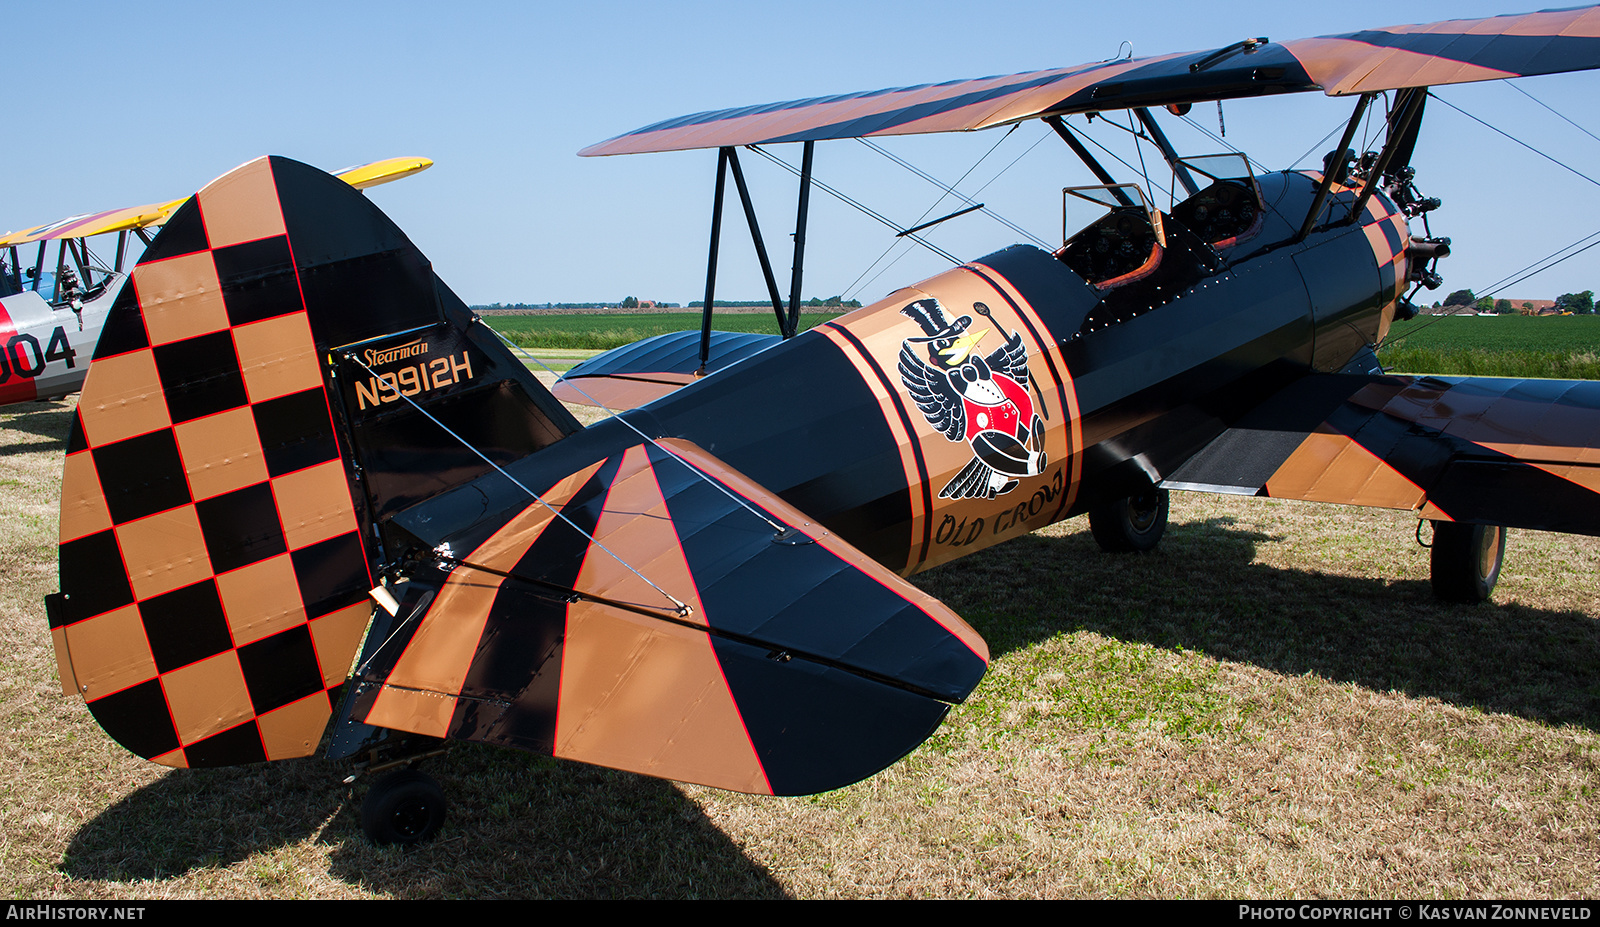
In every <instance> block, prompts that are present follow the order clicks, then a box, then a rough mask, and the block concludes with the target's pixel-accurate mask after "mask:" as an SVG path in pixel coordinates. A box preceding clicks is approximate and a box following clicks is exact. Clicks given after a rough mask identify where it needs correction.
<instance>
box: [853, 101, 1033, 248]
mask: <svg viewBox="0 0 1600 927" xmlns="http://www.w3.org/2000/svg"><path fill="white" fill-rule="evenodd" d="M1017 125H1021V123H1017V124H1015V125H1013V126H1012V127H1011V130H1010V131H1007V132H1006V135H1008V136H1009V135H1010V134H1011V132H1012V131H1015V130H1016V127H1017ZM856 141H858V142H860V143H861V144H863V145H865V146H867V147H868V148H870V149H872V150H873V151H876V152H877V153H878V154H880V155H883V156H884V157H885V158H888V159H889V160H890V161H892V162H894V163H895V164H898V165H900V166H901V167H903V168H905V169H906V170H908V171H910V172H911V173H913V174H916V175H917V176H918V177H921V178H922V179H923V180H926V181H927V182H929V183H931V184H933V185H934V186H936V187H938V188H940V189H941V190H943V191H945V192H946V193H948V194H949V195H951V196H954V197H955V198H956V199H958V200H960V201H961V202H962V203H964V204H965V205H968V206H971V205H973V204H974V203H976V202H977V199H976V196H977V194H978V193H981V192H983V190H984V189H985V188H987V187H988V186H989V184H992V183H994V182H995V181H996V180H999V179H1000V176H1001V175H1002V174H1004V173H1005V172H1006V171H1008V170H1010V169H1011V165H1012V164H1016V163H1017V162H1016V161H1012V162H1011V164H1008V165H1006V166H1005V167H1004V168H1001V169H1000V173H998V174H995V175H994V176H993V177H991V178H989V180H988V182H986V183H985V184H984V185H983V186H982V187H979V188H978V189H977V191H976V192H974V193H973V194H972V196H968V195H966V194H965V193H958V192H956V187H957V186H960V184H961V180H965V179H966V178H967V174H971V173H972V170H971V169H969V170H968V171H967V173H966V174H962V175H961V180H958V181H956V182H955V183H954V184H947V183H945V182H944V181H942V180H940V179H938V178H937V177H934V176H933V175H931V174H929V173H928V172H926V171H924V170H922V169H921V168H919V167H917V166H916V165H914V164H912V163H911V162H909V161H907V160H905V159H904V158H902V157H900V156H899V155H897V154H895V153H894V152H892V151H890V150H889V149H887V148H884V147H883V146H882V145H879V144H877V143H876V142H874V141H872V140H871V139H867V138H860V137H858V138H857V139H856ZM1000 141H1001V142H1003V141H1005V138H1001V139H1000ZM1040 141H1043V138H1042V137H1041V138H1040ZM999 145H1000V142H996V143H995V147H996V148H997V147H999ZM1034 145H1035V146H1037V145H1038V142H1034ZM1032 150H1033V148H1029V149H1028V151H1032ZM993 151H994V148H990V149H989V151H988V152H985V153H984V156H983V157H984V158H987V157H988V156H989V154H991V153H993ZM1027 153H1028V152H1026V151H1025V152H1023V154H1027ZM1019 160H1020V156H1019ZM981 163H983V158H979V159H978V164H981ZM978 164H974V165H972V169H976V168H977V166H978ZM941 199H942V198H941ZM934 205H935V206H937V205H938V203H937V202H935V203H934ZM932 211H933V207H932V206H930V207H928V212H932ZM982 212H983V213H984V214H985V215H987V216H989V217H990V218H992V219H994V220H995V221H996V222H999V223H1000V224H1001V225H1003V226H1005V227H1006V228H1008V229H1010V230H1011V231H1013V232H1016V233H1017V234H1018V235H1021V236H1022V237H1024V238H1027V239H1028V240H1030V241H1032V242H1033V243H1034V244H1036V245H1038V246H1039V247H1041V248H1046V247H1049V245H1047V244H1046V243H1045V242H1044V240H1043V239H1041V238H1039V237H1038V236H1036V235H1034V234H1033V233H1032V232H1029V231H1028V230H1027V229H1025V228H1023V227H1022V226H1020V225H1017V224H1016V223H1015V222H1012V221H1011V220H1010V219H1007V218H1006V217H1005V216H1002V215H1000V214H999V213H997V212H995V211H994V210H993V209H990V208H988V207H987V206H985V207H983V209H982ZM922 215H923V218H926V217H927V213H923V214H922ZM919 221H920V220H919Z"/></svg>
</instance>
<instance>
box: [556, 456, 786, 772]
mask: <svg viewBox="0 0 1600 927" xmlns="http://www.w3.org/2000/svg"><path fill="white" fill-rule="evenodd" d="M668 466H675V465H673V464H670V463H669V464H668ZM641 516H642V517H641ZM595 537H596V539H597V540H599V541H600V542H601V543H602V544H604V545H605V546H606V547H608V548H610V549H611V550H612V551H615V552H616V553H617V555H618V556H620V557H621V558H622V559H624V560H626V561H628V562H630V563H632V564H633V565H634V566H635V567H636V568H637V569H638V570H639V571H640V572H641V573H643V574H644V575H645V576H648V577H649V578H650V581H651V582H653V583H655V584H656V585H658V586H660V587H661V588H663V589H665V590H667V591H668V592H669V593H671V594H672V595H673V596H675V597H676V598H678V599H679V600H680V601H683V602H684V603H685V604H687V605H688V606H689V607H690V608H691V609H693V610H694V616H695V619H696V620H698V621H702V622H703V621H704V618H703V615H704V612H705V609H704V606H703V605H702V604H701V602H700V599H699V595H698V593H697V591H696V589H695V584H694V580H693V578H692V576H691V575H690V573H689V565H688V563H687V561H685V559H684V556H683V549H682V547H681V544H680V542H679V539H678V533H677V530H676V528H675V527H674V526H673V523H672V521H671V520H670V518H669V517H667V511H666V500H665V499H664V498H663V497H662V494H661V488H660V485H659V483H658V482H657V480H656V477H655V473H654V471H653V470H652V469H651V467H650V463H649V458H648V455H647V453H646V451H645V448H644V447H643V446H636V447H633V448H629V449H628V451H627V452H626V453H625V454H624V456H623V460H622V465H621V466H620V468H619V469H618V471H617V476H616V479H615V480H613V482H612V484H611V491H610V493H609V495H608V496H607V497H606V502H605V508H604V510H603V511H602V513H601V515H600V520H599V521H598V523H597V524H596V525H595ZM576 587H577V588H578V589H580V590H582V591H584V592H591V593H594V594H597V595H603V596H605V597H607V598H611V599H615V600H619V601H623V602H628V603H632V604H637V605H642V606H644V607H649V608H660V607H661V606H662V597H661V593H660V592H658V591H657V590H655V589H653V588H651V587H650V586H649V585H648V584H647V583H645V582H644V580H642V579H640V578H639V577H638V576H637V575H635V574H634V573H633V572H632V571H630V570H628V569H627V568H625V567H623V566H622V565H621V564H619V563H618V562H617V561H616V560H615V559H613V558H612V557H610V556H608V555H606V554H605V553H604V552H603V551H600V550H597V549H595V548H593V547H591V548H590V551H589V556H588V557H587V558H586V559H585V560H584V563H583V568H582V570H581V571H580V572H579V574H578V579H577V583H576ZM559 704H560V706H561V707H560V711H559V713H558V726H557V730H556V739H555V755H556V756H559V757H566V758H569V759H576V760H582V761H583V762H587V763H597V764H600V765H603V766H612V767H617V768H621V769H628V770H632V771H634V772H640V773H645V774H647V775H652V776H662V777H665V778H668V779H681V780H687V781H690V782H699V783H703V784H706V785H713V786H717V787H719V788H727V789H734V790H737V791H742V792H760V793H770V792H771V788H770V786H768V784H767V781H766V775H765V774H764V773H763V771H762V769H761V763H760V760H758V759H757V757H756V753H755V748H754V746H753V745H752V744H751V743H750V737H749V734H748V733H747V732H746V731H745V727H744V720H743V718H742V717H741V716H740V714H739V709H738V706H737V705H735V704H734V701H733V695H732V693H731V692H730V691H729V690H728V685H727V681H726V680H725V679H724V678H723V675H722V667H721V664H720V663H718V661H717V658H716V653H715V651H713V649H712V646H711V636H710V635H709V634H707V633H705V632H702V631H697V630H695V629H693V628H687V627H683V626H682V625H677V624H671V623H668V622H664V621H661V620H658V619H652V618H649V617H647V616H644V615H638V614H635V613H632V612H628V611H625V610H622V609H618V608H614V607H611V606H608V605H602V604H599V603H594V602H579V603H576V604H574V605H571V606H568V609H567V636H566V640H565V643H564V645H563V649H562V659H561V695H560V703H559Z"/></svg>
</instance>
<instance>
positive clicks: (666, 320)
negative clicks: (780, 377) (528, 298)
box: [483, 312, 839, 351]
mask: <svg viewBox="0 0 1600 927" xmlns="http://www.w3.org/2000/svg"><path fill="white" fill-rule="evenodd" d="M838 317H839V313H832V312H808V313H803V314H801V316H800V330H801V331H805V330H806V329H808V328H811V327H812V326H814V325H819V324H821V323H823V322H826V321H829V320H830V319H836V318H838ZM483 318H484V321H485V322H488V323H489V325H490V326H492V327H493V328H494V329H495V330H496V331H498V332H500V333H501V334H503V335H505V336H506V337H507V338H509V339H511V340H512V341H513V342H515V343H516V344H518V345H520V346H522V347H525V348H580V349H587V350H592V351H604V350H609V349H611V348H620V347H622V346H623V345H625V344H632V343H633V342H635V341H638V340H640V339H642V338H649V337H652V336H654V335H665V334H667V333H669V332H681V331H688V330H691V329H693V330H698V329H699V328H700V313H698V312H657V313H624V314H617V315H488V316H484V317H483ZM711 324H712V327H713V328H715V329H717V330H718V331H725V332H765V333H769V334H777V331H778V325H777V320H776V319H774V318H773V317H772V314H771V313H766V312H719V313H716V314H715V315H714V316H713V317H712V322H711Z"/></svg>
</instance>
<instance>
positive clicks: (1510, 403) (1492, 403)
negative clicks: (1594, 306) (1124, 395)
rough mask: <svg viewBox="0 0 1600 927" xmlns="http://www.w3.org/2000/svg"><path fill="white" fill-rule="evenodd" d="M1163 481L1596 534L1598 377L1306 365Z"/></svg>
mask: <svg viewBox="0 0 1600 927" xmlns="http://www.w3.org/2000/svg"><path fill="white" fill-rule="evenodd" d="M1163 485H1166V486H1168V487H1171V488H1174V489H1198V490H1205V491H1211V492H1234V493H1248V494H1253V495H1260V496H1271V497H1273V498H1280V499H1303V500H1306V501H1311V502H1336V503H1345V504H1349V505H1366V506H1375V507H1380V508H1397V509H1411V510H1413V511H1415V512H1416V513H1417V514H1418V515H1419V516H1420V517H1423V518H1429V519H1435V520H1445V521H1463V522H1474V523H1479V524H1496V525H1507V526H1511V527H1520V528H1536V529H1542V530H1549V531H1564V532H1568V533H1572V534H1591V535H1600V382H1593V381H1566V380H1518V379H1508V378H1498V377H1395V376H1354V375H1349V374H1330V375H1324V376H1313V377H1307V378H1306V379H1304V380H1301V381H1300V382H1298V383H1296V384H1295V385H1294V386H1291V387H1290V388H1289V389H1287V390H1284V391H1283V392H1281V393H1279V394H1277V395H1276V396H1274V397H1272V399H1270V400H1268V401H1267V402H1266V403H1264V404H1263V405H1261V406H1260V407H1259V408H1257V409H1255V410H1254V411H1253V412H1251V413H1250V414H1249V415H1247V416H1245V418H1244V419H1243V420H1241V421H1240V422H1239V423H1238V424H1237V425H1235V426H1233V427H1232V428H1229V429H1228V430H1227V431H1225V432H1223V433H1222V434H1221V435H1220V436H1219V437H1218V438H1216V440H1214V441H1212V442H1211V443H1210V444H1209V445H1208V446H1207V447H1206V448H1205V449H1203V450H1202V451H1200V453H1198V454H1196V455H1195V456H1194V457H1192V458H1190V460H1189V461H1188V462H1186V463H1185V464H1184V465H1183V466H1181V467H1179V468H1178V469H1177V470H1176V471H1174V472H1173V473H1172V474H1171V475H1170V476H1169V477H1168V478H1167V479H1166V480H1165V482H1164V484H1163Z"/></svg>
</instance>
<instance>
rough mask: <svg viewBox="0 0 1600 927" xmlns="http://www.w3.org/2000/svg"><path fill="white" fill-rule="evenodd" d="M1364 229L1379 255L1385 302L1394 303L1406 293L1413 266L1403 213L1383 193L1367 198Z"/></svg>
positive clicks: (1373, 249)
mask: <svg viewBox="0 0 1600 927" xmlns="http://www.w3.org/2000/svg"><path fill="white" fill-rule="evenodd" d="M1361 224H1362V231H1364V232H1366V234H1367V241H1368V242H1369V243H1370V244H1371V245H1372V253H1373V256H1375V257H1376V258H1377V259H1378V273H1379V275H1380V276H1379V279H1381V280H1382V281H1383V286H1384V292H1383V299H1384V302H1385V303H1386V304H1387V303H1392V302H1394V301H1395V300H1397V299H1399V298H1400V297H1401V296H1403V295H1405V292H1406V287H1407V285H1409V283H1410V280H1409V279H1408V277H1409V273H1410V269H1409V265H1408V263H1407V260H1406V245H1407V244H1409V241H1408V239H1409V237H1410V232H1409V230H1408V229H1407V227H1406V217H1405V214H1404V213H1401V212H1398V211H1395V210H1392V209H1390V208H1389V206H1388V204H1387V203H1385V202H1384V201H1383V200H1382V199H1381V198H1380V197H1376V196H1374V197H1372V198H1371V199H1369V200H1367V209H1366V215H1365V216H1363V217H1362V223H1361Z"/></svg>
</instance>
